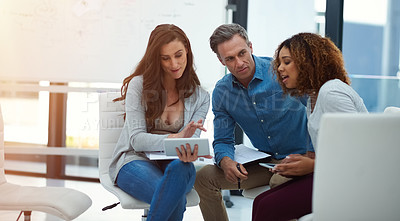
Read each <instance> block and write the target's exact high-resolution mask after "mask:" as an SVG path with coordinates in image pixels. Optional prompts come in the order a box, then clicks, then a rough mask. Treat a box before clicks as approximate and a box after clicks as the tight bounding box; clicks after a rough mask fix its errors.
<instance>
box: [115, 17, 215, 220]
mask: <svg viewBox="0 0 400 221" xmlns="http://www.w3.org/2000/svg"><path fill="white" fill-rule="evenodd" d="M115 101H124V102H125V124H124V127H123V129H122V132H121V135H120V138H119V140H118V143H117V146H116V148H115V150H114V154H113V158H112V161H111V164H110V176H111V180H112V181H113V182H114V183H115V185H118V187H119V188H121V189H122V190H123V191H125V192H126V193H128V194H130V195H131V196H133V197H135V198H136V199H139V200H141V201H144V202H146V203H149V204H150V211H149V214H148V217H147V220H149V221H150V220H182V218H183V213H184V211H185V209H186V194H187V193H188V192H189V191H191V190H192V188H193V185H194V181H195V178H196V170H195V167H194V165H193V163H192V162H193V161H195V160H196V159H197V158H198V156H197V153H198V152H197V151H198V147H197V145H195V147H194V152H193V154H192V153H191V147H190V146H188V144H187V145H186V147H184V146H183V145H182V146H181V147H180V151H178V150H177V154H178V156H179V159H176V160H173V161H170V160H158V161H157V160H150V159H149V158H147V156H146V154H145V152H151V151H163V150H164V140H165V139H168V138H185V137H199V136H200V132H201V131H205V128H204V127H203V122H204V119H205V117H206V115H207V112H208V108H209V105H210V97H209V94H208V92H206V91H205V90H204V89H202V88H201V87H200V81H199V79H198V77H197V75H196V72H195V69H194V64H193V54H192V50H191V46H190V42H189V39H188V38H187V36H186V34H185V33H184V32H183V31H182V30H181V29H180V28H179V27H177V26H175V25H171V24H162V25H158V26H157V27H156V28H155V29H154V30H153V31H152V32H151V34H150V38H149V42H148V44H147V48H146V52H145V54H144V56H143V58H142V60H141V61H140V62H139V64H138V66H137V67H136V69H135V71H134V72H133V73H132V74H131V75H130V76H128V77H127V78H125V79H124V81H123V85H122V88H121V97H120V98H117V99H115ZM208 157H210V156H208Z"/></svg>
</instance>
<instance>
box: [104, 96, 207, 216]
mask: <svg viewBox="0 0 400 221" xmlns="http://www.w3.org/2000/svg"><path fill="white" fill-rule="evenodd" d="M119 96H120V93H118V92H109V93H101V94H100V95H99V112H100V113H99V119H100V121H99V176H100V183H101V185H102V186H103V187H104V188H105V189H106V190H108V191H109V192H111V193H112V194H114V195H115V196H116V197H117V198H118V200H119V201H120V202H119V203H115V204H113V205H110V206H107V207H105V208H104V209H103V210H106V209H109V208H112V207H114V206H116V205H118V204H121V206H122V208H124V209H143V210H144V213H143V216H142V220H143V221H145V220H146V217H147V213H148V211H149V208H150V205H149V204H148V203H145V202H143V201H140V200H137V199H135V198H134V197H132V196H130V195H129V194H127V193H125V192H124V191H123V190H121V189H120V188H118V186H116V185H114V184H113V182H112V181H111V179H110V176H109V165H110V162H111V159H112V155H113V152H114V148H115V146H116V144H117V141H118V138H119V135H120V133H121V130H122V127H123V125H124V119H123V114H124V111H125V110H124V104H123V102H113V101H112V100H113V99H114V98H117V97H119ZM144 188H145V187H144ZM186 200H187V203H186V206H188V207H190V206H197V205H198V204H199V202H200V198H199V195H198V194H197V192H196V191H195V190H194V189H192V191H191V192H189V193H188V194H187V195H186Z"/></svg>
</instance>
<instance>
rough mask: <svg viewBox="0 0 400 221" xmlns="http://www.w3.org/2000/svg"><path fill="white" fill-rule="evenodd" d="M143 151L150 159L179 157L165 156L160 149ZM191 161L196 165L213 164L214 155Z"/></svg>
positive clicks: (176, 157)
mask: <svg viewBox="0 0 400 221" xmlns="http://www.w3.org/2000/svg"><path fill="white" fill-rule="evenodd" d="M145 153H146V156H147V157H148V158H149V159H150V160H174V159H179V157H178V156H167V155H165V152H161V151H152V152H145ZM193 163H196V164H197V165H206V164H214V163H215V161H214V157H213V158H212V159H207V158H204V157H199V158H197V160H196V161H194V162H193Z"/></svg>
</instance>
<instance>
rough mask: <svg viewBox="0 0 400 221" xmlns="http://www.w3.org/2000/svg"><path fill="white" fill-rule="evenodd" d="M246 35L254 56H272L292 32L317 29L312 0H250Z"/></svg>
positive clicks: (314, 30)
mask: <svg viewBox="0 0 400 221" xmlns="http://www.w3.org/2000/svg"><path fill="white" fill-rule="evenodd" d="M248 10H249V11H248V13H249V14H248V25H247V29H248V34H249V37H250V41H251V42H252V43H253V49H254V54H255V55H260V56H270V57H272V56H273V54H274V52H275V49H276V48H277V47H278V45H279V44H280V43H281V42H282V41H284V40H285V39H286V38H289V37H290V36H292V35H293V34H297V33H299V32H313V33H315V32H316V24H315V16H316V12H315V9H314V0H249V8H248Z"/></svg>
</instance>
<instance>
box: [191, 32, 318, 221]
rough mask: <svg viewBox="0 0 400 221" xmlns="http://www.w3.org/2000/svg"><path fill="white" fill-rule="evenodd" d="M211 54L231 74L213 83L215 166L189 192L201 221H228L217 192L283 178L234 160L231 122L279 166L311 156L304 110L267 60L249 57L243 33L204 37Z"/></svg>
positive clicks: (249, 48) (272, 183)
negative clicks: (291, 158)
mask: <svg viewBox="0 0 400 221" xmlns="http://www.w3.org/2000/svg"><path fill="white" fill-rule="evenodd" d="M210 46H211V49H212V50H213V51H214V52H215V53H216V54H217V57H218V59H219V60H220V61H221V63H222V64H223V65H224V66H226V67H227V68H228V70H229V71H230V72H231V73H230V74H228V75H225V76H224V77H223V78H222V79H221V80H219V81H218V82H217V84H216V86H215V88H214V91H213V95H212V110H213V113H214V142H213V147H214V154H215V161H216V164H217V165H216V166H215V165H207V166H204V167H203V168H202V169H201V170H199V171H198V172H197V177H196V183H195V188H196V190H197V192H198V193H199V196H200V209H201V211H202V214H203V218H204V220H206V221H210V220H216V221H223V220H228V216H227V214H226V210H225V206H224V203H223V200H222V197H221V190H222V189H237V188H239V187H238V180H240V182H241V183H240V185H241V188H243V189H249V188H254V187H258V186H263V185H270V186H271V187H274V186H276V185H279V184H281V183H283V182H286V181H287V180H288V178H285V177H282V176H280V175H278V174H272V173H271V172H269V170H268V169H267V168H264V167H261V166H259V165H258V164H250V165H245V166H246V167H245V166H244V165H241V164H238V163H237V162H236V161H235V158H234V154H235V147H234V144H235V141H234V128H235V125H236V123H237V124H238V125H239V126H240V127H241V128H242V130H243V131H244V133H246V135H247V136H248V137H249V139H250V141H251V143H252V144H253V146H254V147H256V148H257V149H259V150H261V151H264V152H267V153H269V154H271V155H272V159H271V162H272V163H279V162H280V160H281V159H283V158H285V157H286V156H287V155H289V154H305V153H306V152H307V151H308V150H310V151H313V148H312V144H311V140H310V138H309V135H308V131H307V118H306V113H305V110H306V109H305V106H304V105H303V104H302V103H301V102H300V101H299V100H298V99H295V98H293V97H290V96H284V95H283V93H282V90H281V87H280V86H279V84H278V82H277V81H276V80H275V78H276V76H275V75H274V74H273V73H272V67H270V65H271V60H272V59H271V58H263V57H256V56H254V55H252V53H253V48H252V44H251V42H250V41H249V39H248V36H247V33H246V30H245V29H244V28H243V27H241V26H240V25H238V24H224V25H221V26H219V27H218V28H217V29H216V30H215V31H214V33H213V35H212V36H211V37H210Z"/></svg>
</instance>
